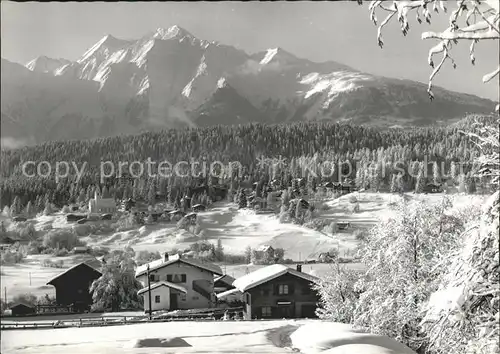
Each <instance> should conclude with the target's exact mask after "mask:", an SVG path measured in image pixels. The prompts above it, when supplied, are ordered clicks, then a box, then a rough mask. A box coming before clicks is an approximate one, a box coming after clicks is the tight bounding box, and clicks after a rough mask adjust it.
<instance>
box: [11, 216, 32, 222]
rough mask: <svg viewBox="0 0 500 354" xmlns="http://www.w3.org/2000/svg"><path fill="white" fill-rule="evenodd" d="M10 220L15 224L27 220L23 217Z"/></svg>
mask: <svg viewBox="0 0 500 354" xmlns="http://www.w3.org/2000/svg"><path fill="white" fill-rule="evenodd" d="M12 220H13V221H15V222H24V221H27V220H28V219H26V218H25V217H24V216H16V217H15V218H13V219H12Z"/></svg>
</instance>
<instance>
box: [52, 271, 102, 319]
mask: <svg viewBox="0 0 500 354" xmlns="http://www.w3.org/2000/svg"><path fill="white" fill-rule="evenodd" d="M101 275H102V274H101V272H99V271H98V270H96V269H95V268H93V267H91V266H90V265H88V264H86V263H79V264H77V265H75V266H73V267H71V268H69V269H67V270H66V271H64V272H62V273H61V274H59V275H57V276H55V277H54V278H52V279H51V280H49V281H48V282H47V285H53V286H54V287H55V288H56V302H57V304H58V305H61V306H68V305H72V306H73V308H74V310H75V311H85V310H88V309H89V308H90V305H91V304H92V296H91V294H90V291H89V288H90V285H91V284H92V282H93V281H94V280H96V279H98V278H99V277H100V276H101Z"/></svg>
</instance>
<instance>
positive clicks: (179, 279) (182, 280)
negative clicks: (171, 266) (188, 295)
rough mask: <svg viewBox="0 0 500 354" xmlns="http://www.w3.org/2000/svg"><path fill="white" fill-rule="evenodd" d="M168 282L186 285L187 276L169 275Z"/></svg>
mask: <svg viewBox="0 0 500 354" xmlns="http://www.w3.org/2000/svg"><path fill="white" fill-rule="evenodd" d="M169 278H170V279H169ZM167 281H169V282H172V283H185V282H186V274H173V275H172V274H169V275H168V276H167Z"/></svg>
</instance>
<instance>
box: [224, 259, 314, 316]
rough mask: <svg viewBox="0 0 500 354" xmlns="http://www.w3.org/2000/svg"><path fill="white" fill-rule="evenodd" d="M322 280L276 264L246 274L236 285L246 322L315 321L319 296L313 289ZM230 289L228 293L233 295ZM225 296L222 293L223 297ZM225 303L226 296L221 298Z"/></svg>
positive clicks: (300, 268) (300, 270)
mask: <svg viewBox="0 0 500 354" xmlns="http://www.w3.org/2000/svg"><path fill="white" fill-rule="evenodd" d="M318 281H319V279H318V278H316V277H314V276H312V275H310V274H307V273H303V272H302V267H301V265H297V269H296V270H295V269H292V268H289V267H287V266H285V265H282V264H273V265H270V266H267V267H264V268H260V269H258V270H256V271H254V272H252V273H249V274H246V275H244V276H242V277H240V278H238V279H236V280H235V281H234V283H233V285H234V287H235V289H237V291H239V292H240V293H242V294H243V301H244V303H245V317H246V319H248V320H250V319H257V318H314V317H316V314H315V311H316V307H317V302H318V301H319V295H318V293H317V292H316V291H315V290H313V289H312V286H313V285H314V284H315V283H317V282H318ZM233 292H236V290H234V289H233V290H230V291H228V292H226V293H228V294H229V293H231V294H232V293H233ZM221 295H222V294H221ZM218 298H219V299H220V300H222V298H223V296H219V297H218Z"/></svg>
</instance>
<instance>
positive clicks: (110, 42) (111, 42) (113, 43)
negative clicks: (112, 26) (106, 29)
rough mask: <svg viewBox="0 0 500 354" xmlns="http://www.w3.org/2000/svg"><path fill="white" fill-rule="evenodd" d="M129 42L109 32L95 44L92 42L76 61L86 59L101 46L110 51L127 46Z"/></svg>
mask: <svg viewBox="0 0 500 354" xmlns="http://www.w3.org/2000/svg"><path fill="white" fill-rule="evenodd" d="M131 43H132V42H131V41H127V40H124V39H119V38H116V37H114V36H112V35H111V34H107V35H105V36H104V37H102V38H101V39H100V40H99V41H98V42H97V43H96V44H94V45H93V46H92V47H91V48H90V49H89V50H87V51H86V52H85V54H84V55H83V56H82V57H81V58H80V59H79V60H78V62H79V63H81V62H83V61H85V60H87V59H88V58H89V57H91V56H92V55H93V54H94V53H96V52H97V51H99V49H101V48H106V49H109V50H110V51H115V50H118V49H120V48H123V47H127V46H128V45H130V44H131Z"/></svg>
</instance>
